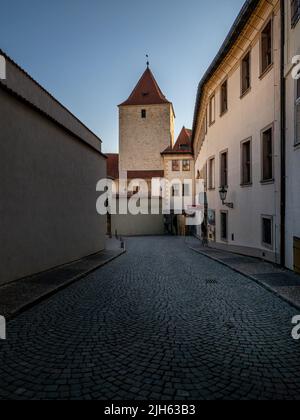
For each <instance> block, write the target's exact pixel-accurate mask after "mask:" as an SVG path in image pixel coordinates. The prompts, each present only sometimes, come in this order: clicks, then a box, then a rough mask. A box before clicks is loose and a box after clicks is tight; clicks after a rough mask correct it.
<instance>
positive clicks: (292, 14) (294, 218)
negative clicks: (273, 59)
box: [284, 0, 300, 272]
mask: <svg viewBox="0 0 300 420" xmlns="http://www.w3.org/2000/svg"><path fill="white" fill-rule="evenodd" d="M284 60H285V69H284V70H285V93H286V104H285V106H286V124H285V143H286V218H285V231H286V237H285V251H286V265H287V267H288V268H290V269H291V270H295V271H297V272H300V220H299V216H300V78H299V76H300V72H298V78H297V79H295V74H293V70H294V69H295V67H294V66H295V64H298V68H299V63H300V1H299V0H291V1H287V2H286V10H285V54H284Z"/></svg>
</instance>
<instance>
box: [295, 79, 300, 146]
mask: <svg viewBox="0 0 300 420" xmlns="http://www.w3.org/2000/svg"><path fill="white" fill-rule="evenodd" d="M295 125H296V127H295V144H296V145H298V144H300V79H298V80H297V87H296V109H295Z"/></svg>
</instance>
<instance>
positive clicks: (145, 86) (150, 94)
mask: <svg viewBox="0 0 300 420" xmlns="http://www.w3.org/2000/svg"><path fill="white" fill-rule="evenodd" d="M157 104H171V102H170V101H168V99H167V98H166V97H165V95H164V94H163V93H162V91H161V89H160V87H159V86H158V84H157V82H156V80H155V77H154V76H153V73H152V71H151V70H150V69H149V67H148V68H147V69H146V71H145V72H144V74H143V75H142V77H141V78H140V80H139V82H138V84H137V85H136V87H135V88H134V89H133V91H132V93H131V95H130V96H129V98H128V99H127V100H126V101H125V102H123V103H122V104H120V105H119V106H125V105H157Z"/></svg>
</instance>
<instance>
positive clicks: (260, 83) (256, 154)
mask: <svg viewBox="0 0 300 420" xmlns="http://www.w3.org/2000/svg"><path fill="white" fill-rule="evenodd" d="M273 4H274V7H271V6H270V4H269V3H267V2H261V7H260V8H259V10H258V11H257V14H259V16H260V18H259V17H254V20H253V21H252V22H251V23H252V25H251V27H248V28H247V29H246V31H245V38H244V39H241V40H239V46H238V47H237V48H236V49H235V50H233V51H232V52H231V55H230V57H228V58H227V60H226V63H225V62H224V63H223V66H222V68H221V69H220V71H218V72H217V74H215V75H214V77H213V78H212V79H211V80H210V82H209V84H208V85H207V86H206V87H205V95H204V98H205V99H204V102H203V103H202V108H201V111H200V112H201V115H202V117H201V118H202V121H203V115H204V112H205V109H206V107H207V105H208V98H209V97H210V95H211V94H212V93H213V92H214V91H215V92H216V122H215V124H213V125H212V126H211V127H209V128H208V133H207V135H206V136H205V140H204V142H203V144H202V145H201V126H200V124H199V126H198V127H197V133H196V144H195V150H196V165H195V173H196V174H197V172H198V171H201V170H202V169H203V167H204V166H205V164H206V163H207V161H208V159H209V158H211V157H215V180H216V188H215V190H211V191H208V192H207V198H208V207H209V209H212V210H215V211H216V246H218V247H222V248H225V249H232V250H233V251H236V252H242V253H245V254H250V255H255V256H260V257H263V258H265V259H268V260H271V261H278V262H279V252H280V177H281V174H280V10H279V2H277V1H273ZM272 15H274V49H273V54H274V66H273V67H272V69H271V70H270V71H269V72H268V73H267V74H266V75H265V76H264V77H262V78H261V77H260V30H261V29H262V27H263V25H264V24H265V23H266V22H267V20H268V19H269V17H270V16H272ZM253 28H257V29H258V31H257V30H254V29H253ZM250 41H251V42H250ZM249 48H251V61H252V66H251V80H252V87H251V91H250V92H249V93H248V94H247V95H246V96H244V97H243V98H241V76H240V75H241V68H240V59H241V58H242V56H243V51H244V52H246V51H247V50H248V49H249ZM226 74H227V76H228V107H229V109H228V112H227V113H226V114H225V115H223V116H222V117H221V116H220V85H221V83H222V81H223V80H224V78H225V77H226ZM270 124H273V126H274V172H275V182H274V183H270V184H266V185H263V184H262V183H261V174H262V169H261V168H262V165H261V160H262V153H261V144H262V143H261V130H263V129H265V128H266V127H267V126H269V125H270ZM249 138H251V139H252V177H253V180H252V182H253V183H252V185H251V186H248V187H242V186H241V142H242V141H244V140H246V139H249ZM225 150H228V153H229V155H228V159H229V160H228V167H229V174H228V177H229V190H228V196H227V201H228V202H233V203H234V209H229V208H227V207H225V206H223V205H222V203H221V200H220V197H219V187H220V153H221V152H222V151H225ZM221 210H222V211H228V220H229V228H228V229H229V232H228V242H223V241H222V240H221V235H220V212H221ZM263 215H267V216H272V217H273V218H274V232H273V234H274V248H273V249H271V250H270V249H268V248H265V247H264V246H263V244H262V228H261V217H262V216H263ZM199 233H200V230H199ZM232 235H234V239H233V237H232Z"/></svg>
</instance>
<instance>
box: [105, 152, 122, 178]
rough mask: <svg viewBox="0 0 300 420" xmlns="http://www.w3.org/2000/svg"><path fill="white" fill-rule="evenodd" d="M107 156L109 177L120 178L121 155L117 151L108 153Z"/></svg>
mask: <svg viewBox="0 0 300 420" xmlns="http://www.w3.org/2000/svg"><path fill="white" fill-rule="evenodd" d="M106 156H107V176H108V178H112V179H119V155H118V154H116V153H108V154H107V155H106Z"/></svg>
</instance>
